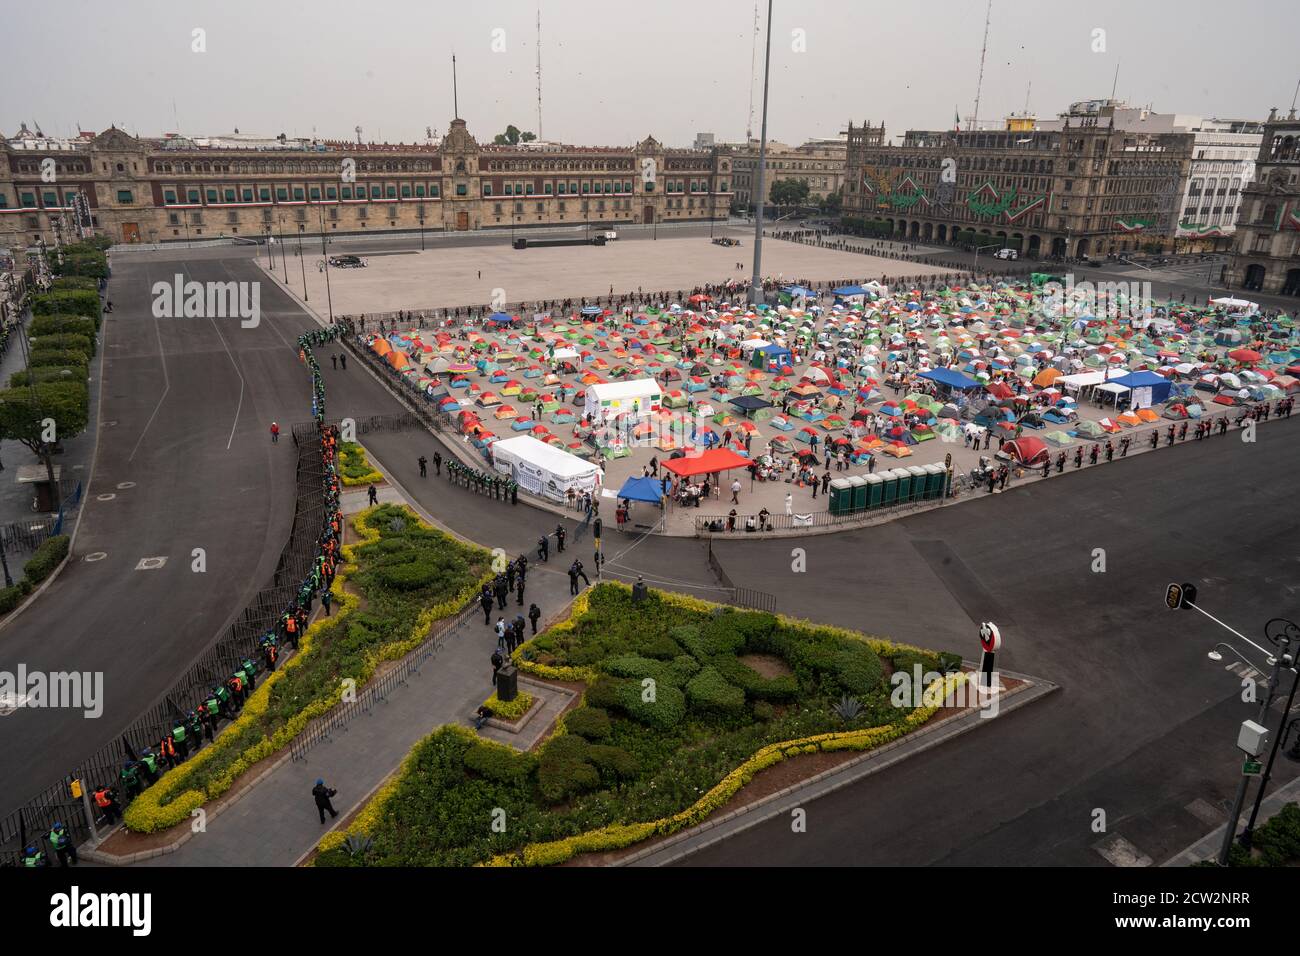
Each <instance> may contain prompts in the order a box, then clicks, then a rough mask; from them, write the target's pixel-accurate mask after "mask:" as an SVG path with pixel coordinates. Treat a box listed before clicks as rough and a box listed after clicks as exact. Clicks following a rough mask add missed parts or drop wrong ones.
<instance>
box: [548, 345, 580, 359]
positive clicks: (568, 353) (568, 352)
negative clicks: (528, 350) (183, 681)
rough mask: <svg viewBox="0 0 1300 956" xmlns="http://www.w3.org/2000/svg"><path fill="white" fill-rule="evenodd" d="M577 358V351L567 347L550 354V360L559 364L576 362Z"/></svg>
mask: <svg viewBox="0 0 1300 956" xmlns="http://www.w3.org/2000/svg"><path fill="white" fill-rule="evenodd" d="M579 357H580V356H579V355H578V350H577V349H571V348H569V347H568V346H565V347H564V348H558V349H556V350H555V351H554V352H553V353H551V358H553V359H555V360H557V361H560V362H566V361H574V362H576V361H577V360H578V358H579Z"/></svg>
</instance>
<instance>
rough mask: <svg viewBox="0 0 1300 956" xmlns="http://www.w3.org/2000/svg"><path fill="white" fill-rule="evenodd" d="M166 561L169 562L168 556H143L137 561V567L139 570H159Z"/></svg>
mask: <svg viewBox="0 0 1300 956" xmlns="http://www.w3.org/2000/svg"><path fill="white" fill-rule="evenodd" d="M166 563H167V558H166V557H160V558H141V559H140V560H139V561H138V562H136V565H135V569H136V570H137V571H157V570H158V569H159V568H161V567H162V566H163V565H164V564H166Z"/></svg>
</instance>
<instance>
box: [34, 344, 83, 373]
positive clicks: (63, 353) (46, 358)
mask: <svg viewBox="0 0 1300 956" xmlns="http://www.w3.org/2000/svg"><path fill="white" fill-rule="evenodd" d="M27 364H28V366H29V367H31V368H41V367H43V366H50V365H57V366H62V367H64V368H69V369H77V370H80V372H81V377H82V378H83V379H84V378H85V377H86V375H87V374H89V372H90V359H89V358H87V356H86V353H85V352H74V351H72V350H71V349H32V351H31V355H30V356H29V358H28V361H27Z"/></svg>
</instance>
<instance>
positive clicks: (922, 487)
mask: <svg viewBox="0 0 1300 956" xmlns="http://www.w3.org/2000/svg"><path fill="white" fill-rule="evenodd" d="M907 473H908V474H909V475H911V476H912V500H913V501H921V500H923V499H924V498H925V493H926V491H927V490H928V489H929V487H930V484H929V481H930V475H929V473H927V472H926V470H925V468H924V467H923V466H922V465H908V466H907Z"/></svg>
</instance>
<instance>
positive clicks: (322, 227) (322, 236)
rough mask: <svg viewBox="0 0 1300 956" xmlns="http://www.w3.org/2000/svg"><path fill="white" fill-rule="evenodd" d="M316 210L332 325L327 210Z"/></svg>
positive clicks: (332, 297)
mask: <svg viewBox="0 0 1300 956" xmlns="http://www.w3.org/2000/svg"><path fill="white" fill-rule="evenodd" d="M316 211H317V212H318V213H320V254H321V257H322V261H323V262H324V266H323V267H322V270H321V271H323V272H324V273H325V301H326V303H327V304H328V306H329V313H330V325H333V324H334V296H333V294H332V293H331V292H330V257H329V256H328V255H326V254H325V210H324V209H321V208H320V207H319V206H318V207H316Z"/></svg>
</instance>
